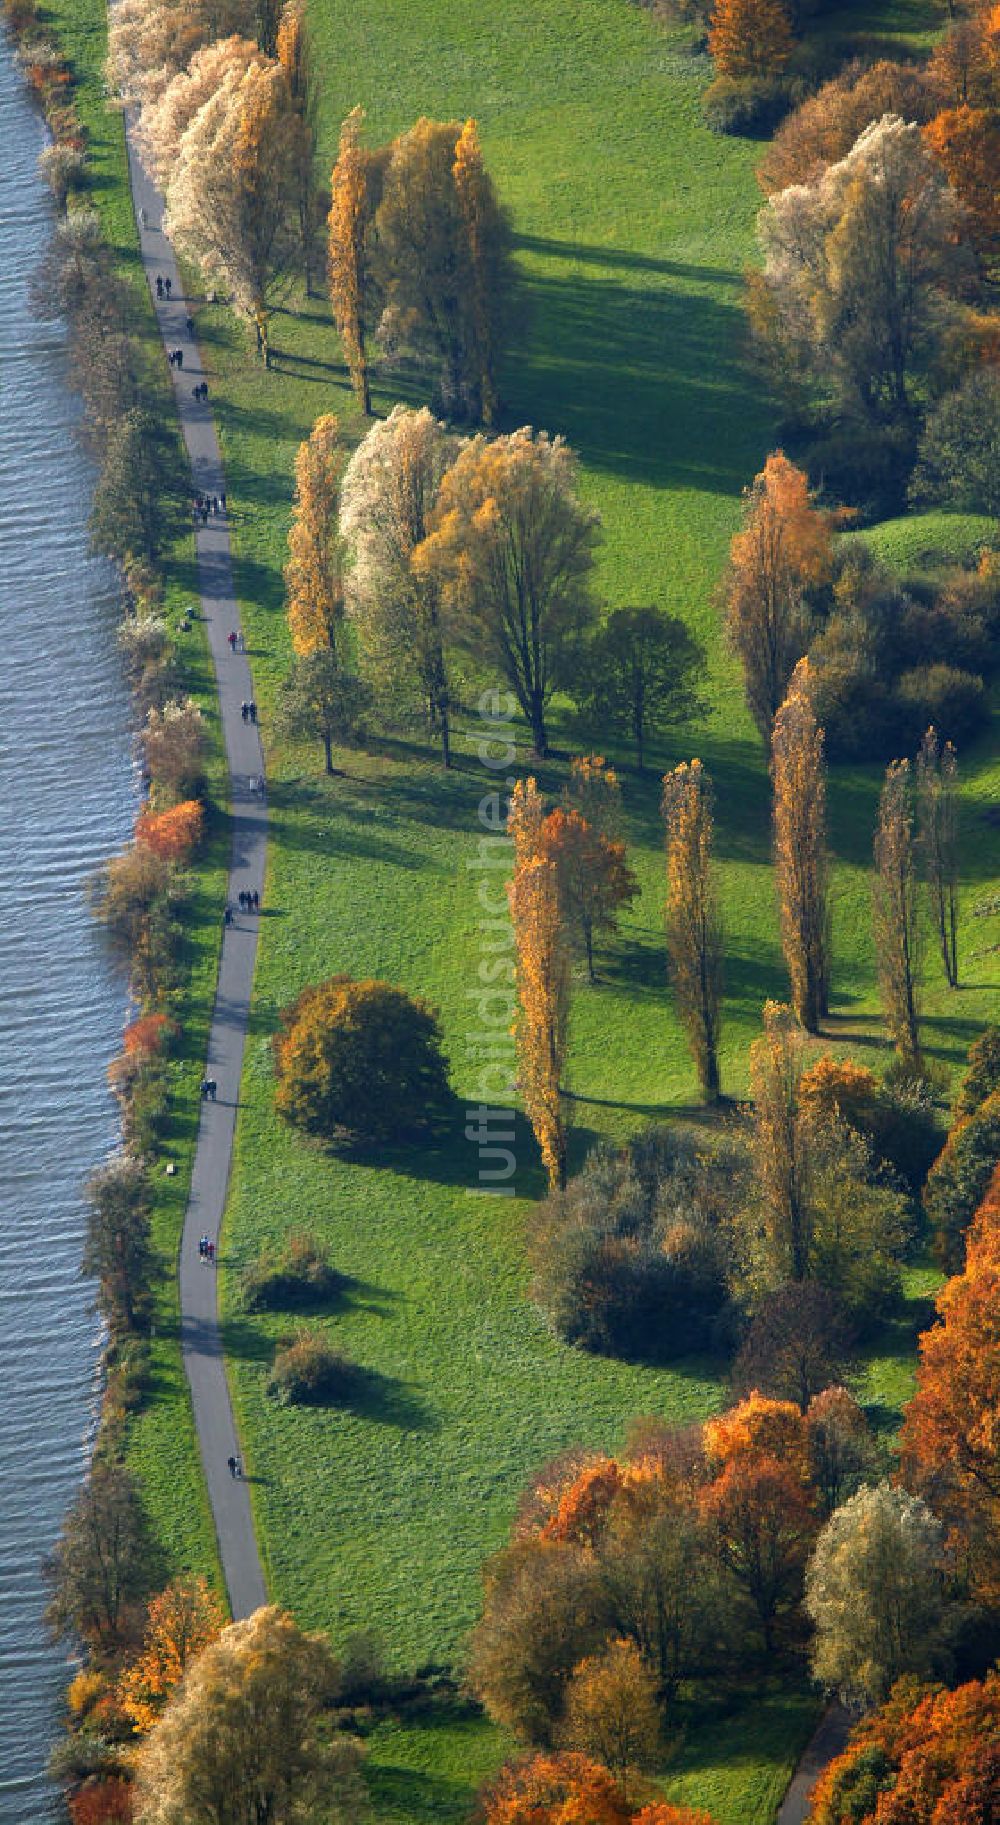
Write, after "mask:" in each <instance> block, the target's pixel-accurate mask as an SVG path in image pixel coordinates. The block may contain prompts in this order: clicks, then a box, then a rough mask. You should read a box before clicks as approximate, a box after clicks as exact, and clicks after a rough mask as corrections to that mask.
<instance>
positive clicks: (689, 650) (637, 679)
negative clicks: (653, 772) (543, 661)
mask: <svg viewBox="0 0 1000 1825" xmlns="http://www.w3.org/2000/svg"><path fill="white" fill-rule="evenodd" d="M704 671H705V651H704V648H703V647H702V646H701V645H700V644H699V642H698V641H697V640H696V639H695V638H694V635H693V634H692V633H691V632H690V630H689V629H688V628H687V627H686V626H685V624H684V622H683V621H682V620H681V619H680V618H679V617H678V616H676V615H668V614H666V613H665V612H664V611H663V610H661V609H658V608H616V609H615V610H614V611H613V612H612V613H611V614H610V615H609V616H608V618H607V620H606V621H605V622H604V624H603V626H601V627H600V628H599V629H598V630H597V632H596V633H595V634H594V635H593V637H592V638H591V639H590V640H589V641H588V643H587V645H586V646H585V647H583V648H582V649H581V652H580V655H579V659H578V662H577V665H576V668H575V671H574V676H573V678H572V679H571V680H569V688H570V690H571V692H572V695H573V698H574V700H575V702H576V703H577V704H578V705H579V706H580V709H581V710H582V711H583V713H584V714H585V715H586V716H587V717H588V718H589V719H591V720H592V721H593V722H594V723H595V724H597V725H598V726H599V727H600V728H601V729H613V730H614V731H615V732H616V733H620V734H622V735H624V736H625V737H627V739H628V740H630V741H632V742H634V743H635V750H636V759H637V761H638V765H639V771H640V773H641V772H642V770H643V767H644V765H645V753H646V744H647V742H649V741H650V740H652V739H654V738H655V737H656V736H660V735H662V734H664V732H665V731H666V730H667V729H669V728H673V727H674V725H675V724H677V723H679V722H688V721H690V719H691V718H692V717H693V716H697V715H698V714H699V712H700V710H701V709H702V708H703V707H704V706H703V703H702V700H701V698H700V696H699V694H698V686H699V684H700V683H701V680H702V678H703V676H704Z"/></svg>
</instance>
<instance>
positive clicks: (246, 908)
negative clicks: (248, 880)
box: [239, 887, 260, 912]
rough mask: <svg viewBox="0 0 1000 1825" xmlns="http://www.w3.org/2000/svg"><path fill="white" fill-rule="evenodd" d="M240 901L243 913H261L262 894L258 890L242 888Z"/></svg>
mask: <svg viewBox="0 0 1000 1825" xmlns="http://www.w3.org/2000/svg"><path fill="white" fill-rule="evenodd" d="M239 901H240V911H241V912H260V894H259V893H258V892H257V889H256V888H253V889H252V890H251V889H250V888H249V887H241V888H240V893H239Z"/></svg>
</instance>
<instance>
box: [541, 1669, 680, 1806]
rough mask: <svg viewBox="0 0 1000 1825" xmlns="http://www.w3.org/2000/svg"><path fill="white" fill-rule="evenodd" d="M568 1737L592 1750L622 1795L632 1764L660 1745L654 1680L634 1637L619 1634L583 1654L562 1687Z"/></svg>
mask: <svg viewBox="0 0 1000 1825" xmlns="http://www.w3.org/2000/svg"><path fill="white" fill-rule="evenodd" d="M563 1728H564V1732H565V1736H566V1739H567V1741H569V1742H570V1743H572V1745H573V1747H574V1748H576V1749H581V1750H582V1751H583V1752H584V1753H585V1754H587V1755H596V1756H597V1758H598V1760H599V1761H602V1762H603V1763H604V1765H605V1767H607V1768H610V1769H611V1772H612V1774H613V1775H615V1776H616V1778H617V1779H618V1781H619V1783H620V1785H621V1790H622V1794H623V1795H624V1796H625V1797H626V1798H627V1796H628V1785H629V1776H630V1774H631V1772H632V1770H633V1769H634V1768H646V1767H648V1766H649V1765H650V1763H651V1762H652V1761H653V1760H654V1759H655V1757H656V1752H657V1750H658V1748H659V1746H660V1712H659V1707H658V1705H657V1702H656V1679H655V1676H654V1674H653V1672H652V1670H651V1668H650V1667H649V1665H648V1663H647V1662H646V1661H645V1660H644V1659H643V1657H642V1655H641V1654H640V1652H639V1649H638V1648H637V1646H636V1644H635V1642H634V1641H631V1640H628V1639H626V1638H623V1637H618V1638H617V1639H615V1640H613V1641H609V1642H608V1644H607V1646H606V1647H605V1648H604V1649H603V1650H602V1652H601V1653H599V1654H591V1655H588V1656H587V1658H586V1659H585V1660H581V1662H580V1664H579V1666H577V1667H576V1668H575V1669H574V1671H573V1677H572V1679H571V1680H570V1682H569V1685H568V1686H567V1688H566V1713H565V1724H564V1726H563Z"/></svg>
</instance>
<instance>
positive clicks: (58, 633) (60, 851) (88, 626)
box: [0, 34, 138, 1825]
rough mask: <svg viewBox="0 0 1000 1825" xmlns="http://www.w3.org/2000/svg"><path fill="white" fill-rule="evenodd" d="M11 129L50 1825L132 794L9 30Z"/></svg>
mask: <svg viewBox="0 0 1000 1825" xmlns="http://www.w3.org/2000/svg"><path fill="white" fill-rule="evenodd" d="M0 135H2V138H3V142H4V145H5V146H6V148H7V153H6V158H5V168H4V169H5V177H4V184H5V206H4V209H3V212H2V217H0V343H2V346H3V349H4V409H3V415H2V419H0V466H2V468H3V473H4V477H5V482H4V489H3V493H2V496H0V570H2V572H3V575H4V577H5V579H6V580H7V584H8V587H7V589H6V590H5V598H4V620H3V651H4V663H3V668H2V673H0V803H2V804H3V807H4V816H3V819H2V821H0V920H2V929H3V933H4V968H3V981H2V986H0V1182H2V1183H3V1186H4V1222H3V1225H2V1229H0V1288H2V1291H0V1314H2V1323H0V1378H2V1388H3V1397H2V1401H0V1462H2V1464H3V1490H2V1497H0V1509H2V1523H0V1661H2V1664H3V1666H4V1669H5V1675H6V1679H5V1699H4V1705H3V1708H2V1711H0V1817H3V1818H4V1819H9V1820H11V1821H18V1822H20V1821H28V1820H29V1819H30V1820H31V1821H32V1825H41V1822H42V1821H49V1820H54V1819H55V1818H56V1817H57V1797H56V1795H55V1794H54V1793H53V1791H52V1789H51V1787H50V1786H49V1784H48V1782H47V1780H46V1778H45V1758H46V1746H47V1744H48V1743H49V1742H51V1740H52V1739H53V1738H54V1736H55V1734H56V1731H57V1728H58V1710H59V1701H60V1697H61V1689H62V1687H63V1685H64V1684H65V1678H66V1667H65V1655H64V1653H63V1651H62V1650H61V1649H59V1648H58V1647H56V1646H54V1645H53V1643H52V1642H51V1641H50V1640H49V1638H48V1636H47V1634H46V1632H45V1629H44V1627H43V1624H42V1610H43V1608H44V1604H45V1595H46V1594H45V1590H44V1588H43V1584H42V1579H41V1564H40V1559H41V1555H42V1554H43V1553H44V1552H47V1551H48V1550H50V1549H51V1547H52V1545H53V1544H54V1542H55V1539H56V1536H57V1534H58V1531H59V1526H60V1523H61V1521H62V1517H63V1513H64V1511H65V1509H66V1507H67V1505H68V1503H69V1501H70V1499H71V1498H72V1496H73V1494H74V1492H75V1489H76V1486H77V1484H78V1483H79V1480H80V1478H81V1476H82V1474H83V1470H84V1465H85V1458H86V1451H87V1447H88V1441H89V1438H90V1436H91V1431H92V1427H93V1423H94V1419H95V1413H96V1402H97V1397H98V1385H97V1372H98V1358H99V1353H100V1348H101V1337H100V1330H99V1326H98V1322H97V1319H96V1317H95V1314H94V1311H93V1295H92V1291H91V1289H90V1288H89V1287H88V1286H87V1285H86V1283H85V1282H84V1281H83V1280H81V1278H80V1271H79V1269H80V1255H81V1250H82V1246H83V1237H84V1229H85V1208H84V1202H83V1196H82V1183H81V1181H82V1178H83V1175H84V1173H85V1171H86V1169H87V1167H88V1165H89V1164H90V1163H92V1162H95V1161H96V1160H97V1159H98V1158H99V1157H100V1155H101V1154H102V1152H104V1151H106V1150H108V1149H110V1148H111V1147H112V1146H113V1145H114V1143H115V1138H116V1132H117V1119H116V1112H115V1109H114V1105H113V1103H112V1100H111V1097H110V1095H109V1093H108V1088H107V1084H106V1081H105V1070H106V1067H107V1065H108V1063H109V1062H110V1060H111V1058H112V1056H113V1055H114V1052H115V1051H116V1049H117V1046H118V1044H119V1041H120V1035H121V1027H122V1023H123V1020H124V1018H125V1009H126V985H125V982H124V980H123V978H122V975H121V973H120V971H119V970H117V969H116V968H115V966H114V964H113V962H112V960H111V959H110V958H109V956H108V954H107V950H106V947H105V945H104V943H103V941H102V938H101V934H100V932H99V931H98V929H97V927H96V926H95V924H94V921H93V920H92V918H91V916H90V913H89V910H88V907H87V903H86V883H87V879H88V877H89V876H90V875H91V874H92V872H93V871H94V870H95V869H96V868H98V867H99V866H100V865H101V864H102V863H103V862H105V861H106V860H107V859H108V857H109V855H110V854H111V853H112V851H113V850H114V849H115V848H116V847H117V846H118V845H119V844H120V843H121V842H123V841H124V840H125V838H126V837H127V835H128V833H129V830H130V828H131V824H132V821H133V819H134V816H135V811H136V808H137V804H138V780H137V777H136V773H135V769H134V766H133V761H132V742H131V733H132V731H131V712H130V705H129V699H128V693H127V690H126V686H125V681H124V679H123V676H122V668H121V661H120V657H119V654H118V650H117V645H116V640H115V631H116V617H117V598H118V585H117V580H116V578H115V577H114V574H113V572H112V571H111V568H110V566H109V565H107V564H105V563H104V562H102V561H101V560H100V559H96V558H94V557H93V556H92V555H91V554H90V552H89V550H88V541H87V513H88V509H89V503H90V496H91V494H92V491H93V484H94V470H93V466H92V464H91V463H90V461H89V460H88V458H87V457H86V455H85V453H84V452H83V451H82V450H81V448H80V447H79V444H78V442H77V440H76V437H75V427H76V422H77V420H78V417H79V408H78V405H77V403H76V401H75V399H74V397H73V395H72V392H71V365H70V362H71V351H70V347H69V339H68V330H67V326H66V325H65V324H64V323H62V322H60V321H58V320H56V321H51V320H44V321H43V320H41V319H40V318H39V317H38V315H37V313H36V312H35V311H34V310H33V308H32V301H31V284H32V278H33V275H34V273H35V272H36V269H37V264H38V258H39V254H40V252H43V251H44V248H45V245H46V243H47V241H49V240H50V238H51V235H52V232H53V227H54V223H53V216H52V206H51V197H50V194H49V192H48V191H47V189H46V188H45V185H44V184H43V182H42V179H41V177H40V175H39V173H38V170H37V159H38V156H39V154H40V152H41V151H42V149H43V147H44V145H45V134H44V130H43V128H42V125H41V123H40V121H39V120H38V117H37V114H36V112H35V111H34V109H33V107H32V105H31V103H30V101H29V98H28V94H27V92H26V89H25V84H24V81H23V78H22V76H21V74H20V72H19V71H18V70H17V69H16V67H15V63H14V56H13V50H12V48H11V47H10V45H9V43H8V41H7V39H6V38H5V37H3V36H2V34H0ZM69 778H71V779H72V782H73V789H72V791H67V780H68V779H69Z"/></svg>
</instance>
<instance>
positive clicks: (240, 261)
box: [165, 62, 300, 361]
mask: <svg viewBox="0 0 1000 1825" xmlns="http://www.w3.org/2000/svg"><path fill="white" fill-rule="evenodd" d="M298 130H299V123H298V116H297V114H296V111H295V109H294V107H293V105H292V99H291V96H290V94H289V89H288V82H287V79H286V76H285V72H284V70H283V69H282V68H281V65H280V64H278V63H270V62H269V63H264V64H256V63H254V64H252V65H251V66H250V67H249V68H248V69H246V70H245V71H244V72H242V73H240V72H239V71H237V70H232V71H230V72H229V73H228V75H226V76H225V77H224V78H223V81H222V82H221V84H220V86H219V88H218V89H217V90H216V93H215V94H214V95H213V96H212V98H211V99H210V100H209V101H207V102H206V103H205V106H204V107H203V108H201V110H200V111H199V113H198V114H196V115H195V117H194V119H193V120H192V121H191V123H190V125H189V126H188V128H187V131H186V132H185V133H184V135H183V137H182V139H181V143H180V148H179V152H178V157H177V163H176V165H175V166H174V171H173V175H172V177H171V180H170V184H169V187H168V190H167V219H166V223H165V227H166V230H167V233H168V234H169V235H170V236H171V238H172V239H173V240H175V241H176V243H177V245H178V246H179V247H180V248H181V249H182V250H183V251H184V252H185V253H186V254H188V255H189V256H190V257H191V258H192V259H194V260H197V262H198V264H199V265H200V266H201V268H202V271H203V272H204V273H205V275H206V277H207V278H209V279H212V280H214V281H215V282H216V283H218V284H219V285H221V286H224V287H225V289H226V290H227V291H228V292H229V294H230V296H231V298H232V301H233V304H234V305H235V306H236V308H237V310H239V311H240V312H241V313H242V314H243V315H244V316H245V317H247V318H248V319H249V320H250V322H252V323H253V324H254V325H255V326H256V329H257V337H258V349H259V351H260V352H261V353H262V354H263V355H264V358H265V361H266V359H267V321H268V315H269V310H270V306H271V304H272V302H273V300H274V298H275V296H276V295H277V294H280V292H281V291H282V289H283V288H284V287H285V285H286V284H287V283H288V281H289V279H290V276H291V274H292V272H293V271H294V269H295V267H296V264H297V262H298V258H299V254H300V240H299V234H298V222H297V216H296V210H295V172H296V157H297V139H298Z"/></svg>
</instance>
